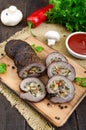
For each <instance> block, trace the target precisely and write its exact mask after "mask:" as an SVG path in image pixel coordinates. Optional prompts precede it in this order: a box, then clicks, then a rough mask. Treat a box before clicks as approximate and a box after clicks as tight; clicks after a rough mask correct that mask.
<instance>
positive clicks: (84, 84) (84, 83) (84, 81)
mask: <svg viewBox="0 0 86 130" xmlns="http://www.w3.org/2000/svg"><path fill="white" fill-rule="evenodd" d="M74 82H76V83H77V84H78V85H80V86H82V87H86V77H83V78H80V77H76V78H75V79H74Z"/></svg>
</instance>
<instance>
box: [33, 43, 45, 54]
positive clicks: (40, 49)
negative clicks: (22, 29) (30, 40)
mask: <svg viewBox="0 0 86 130" xmlns="http://www.w3.org/2000/svg"><path fill="white" fill-rule="evenodd" d="M32 48H33V49H34V51H35V52H42V51H43V50H44V48H43V47H42V46H36V45H35V44H32Z"/></svg>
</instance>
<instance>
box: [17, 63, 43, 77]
mask: <svg viewBox="0 0 86 130" xmlns="http://www.w3.org/2000/svg"><path fill="white" fill-rule="evenodd" d="M44 71H45V66H44V65H43V64H42V63H32V64H28V65H27V66H25V67H23V68H22V69H21V70H20V71H19V72H18V74H19V77H20V78H22V79H24V78H26V77H38V76H40V75H41V74H42V73H43V72H44Z"/></svg>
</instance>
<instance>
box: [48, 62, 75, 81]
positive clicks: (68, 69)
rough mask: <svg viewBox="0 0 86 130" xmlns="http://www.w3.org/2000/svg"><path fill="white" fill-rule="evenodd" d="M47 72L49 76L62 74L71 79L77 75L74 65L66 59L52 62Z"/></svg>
mask: <svg viewBox="0 0 86 130" xmlns="http://www.w3.org/2000/svg"><path fill="white" fill-rule="evenodd" d="M47 73H48V77H49V78H51V77H53V76H54V75H62V76H65V77H67V78H68V79H69V80H71V81H73V80H74V78H75V76H76V72H75V69H74V67H73V66H72V65H71V64H69V63H67V62H64V61H59V62H54V63H52V64H50V65H49V66H48V68H47Z"/></svg>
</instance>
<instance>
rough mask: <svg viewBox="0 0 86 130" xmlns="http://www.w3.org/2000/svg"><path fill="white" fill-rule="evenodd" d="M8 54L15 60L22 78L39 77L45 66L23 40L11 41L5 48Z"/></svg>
mask: <svg viewBox="0 0 86 130" xmlns="http://www.w3.org/2000/svg"><path fill="white" fill-rule="evenodd" d="M5 52H6V54H7V55H8V56H9V57H10V58H11V59H13V60H14V63H15V65H16V67H17V72H18V75H19V77H20V78H22V79H23V78H26V77H30V76H39V75H40V74H42V72H44V70H45V65H44V64H43V62H42V60H41V59H40V58H39V57H38V56H37V54H36V53H35V51H34V50H33V49H32V47H31V46H30V45H29V44H27V42H24V41H22V40H11V41H9V42H8V43H7V44H6V46H5Z"/></svg>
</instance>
